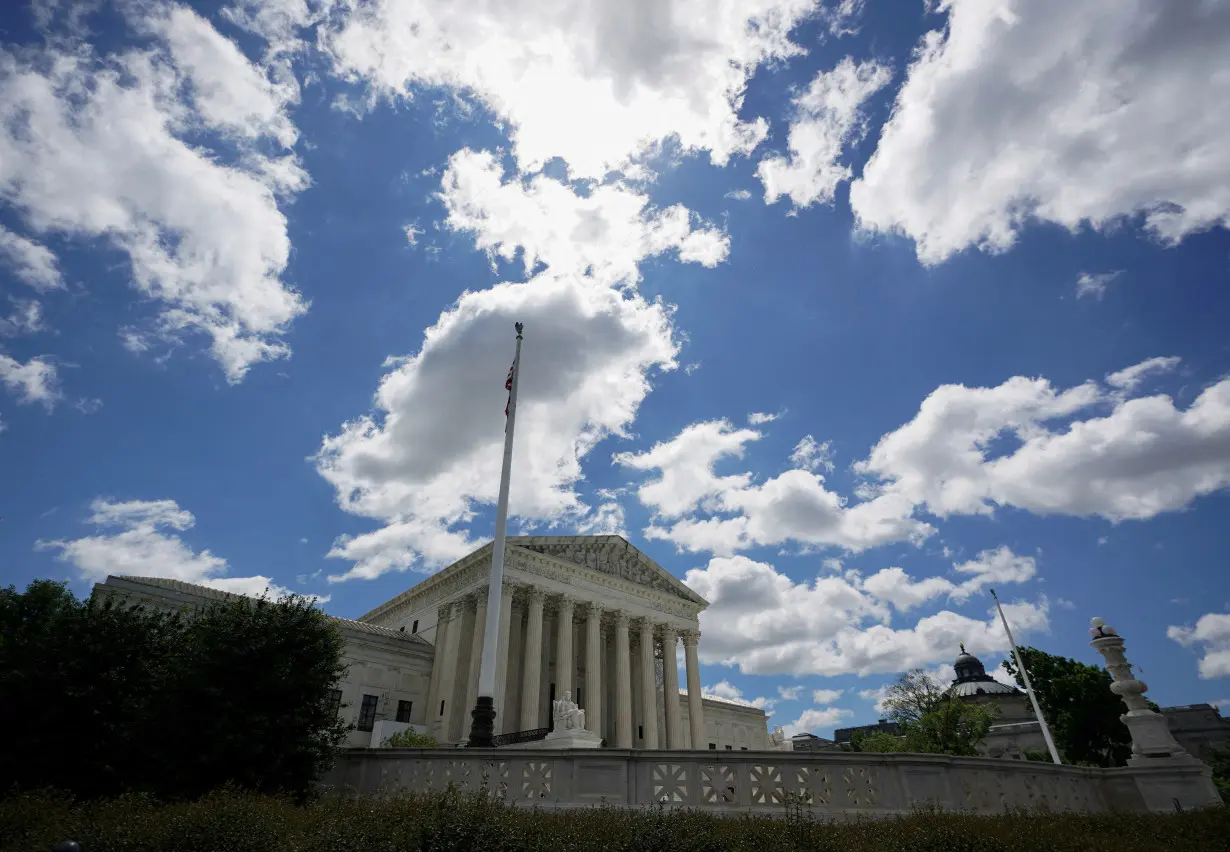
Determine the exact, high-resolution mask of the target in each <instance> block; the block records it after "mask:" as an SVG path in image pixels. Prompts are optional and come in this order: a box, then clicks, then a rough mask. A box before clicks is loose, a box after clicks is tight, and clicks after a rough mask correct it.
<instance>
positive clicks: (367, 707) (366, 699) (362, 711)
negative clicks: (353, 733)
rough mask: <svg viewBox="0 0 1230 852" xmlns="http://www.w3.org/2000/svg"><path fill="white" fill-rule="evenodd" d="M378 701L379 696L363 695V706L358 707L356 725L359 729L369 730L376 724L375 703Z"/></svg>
mask: <svg viewBox="0 0 1230 852" xmlns="http://www.w3.org/2000/svg"><path fill="white" fill-rule="evenodd" d="M378 701H380V697H379V696H376V695H364V696H363V706H362V707H360V708H359V724H358V725H357V726H356V727H357V728H358V729H359V730H360V731H370V730H371V729H372V727H373V726H374V725H375V724H376V703H377V702H378Z"/></svg>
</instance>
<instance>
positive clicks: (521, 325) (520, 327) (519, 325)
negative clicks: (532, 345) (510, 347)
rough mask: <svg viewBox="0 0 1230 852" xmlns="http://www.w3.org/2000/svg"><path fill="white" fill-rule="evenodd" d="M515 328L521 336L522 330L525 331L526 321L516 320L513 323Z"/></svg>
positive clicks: (518, 335)
mask: <svg viewBox="0 0 1230 852" xmlns="http://www.w3.org/2000/svg"><path fill="white" fill-rule="evenodd" d="M513 328H515V329H517V337H520V336H521V332H523V331H524V330H525V323H523V322H516V323H513Z"/></svg>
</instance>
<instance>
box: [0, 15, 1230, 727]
mask: <svg viewBox="0 0 1230 852" xmlns="http://www.w3.org/2000/svg"><path fill="white" fill-rule="evenodd" d="M1128 7H1131V8H1128ZM702 11H703V13H702ZM1228 35H1230V7H1228V5H1227V4H1226V3H1206V4H1203V5H1202V6H1199V8H1198V7H1197V4H1168V3H1164V2H1162V0H1136V2H1134V3H1131V4H1126V5H1125V4H1123V3H1121V2H1112V1H1111V0H1086V2H1083V3H1078V4H1071V3H1061V2H1033V3H1025V2H1024V0H1015V2H1013V0H998V2H994V3H985V2H975V0H952V2H947V3H941V4H937V7H936V8H934V9H927V8H925V5H924V4H923V3H913V4H906V5H901V4H888V3H883V2H875V0H868V2H866V3H863V2H858V0H844V2H840V3H829V4H821V3H817V2H814V0H755V2H736V0H721V2H712V0H672V2H669V3H649V2H646V3H629V4H618V5H614V4H607V3H602V2H581V0H573V2H565V3H556V4H551V3H546V2H543V0H504V2H499V3H472V2H469V0H459V2H455V3H451V4H436V3H424V2H413V0H405V2H394V0H381V2H369V3H362V4H357V3H353V2H349V0H334V1H333V2H321V0H264V2H256V0H238V2H235V3H230V4H214V5H202V6H196V7H189V6H186V5H179V4H151V3H148V2H146V0H116V2H99V3H96V4H93V5H89V4H70V3H65V2H57V0H38V1H37V2H35V3H33V4H26V5H23V6H16V7H14V8H6V10H5V12H4V13H3V17H0V118H2V120H0V483H3V485H4V488H3V504H2V506H0V515H2V516H3V518H4V520H3V522H0V565H2V566H3V568H2V569H0V570H3V577H0V580H2V581H3V582H4V583H5V584H10V583H11V584H15V585H17V586H19V587H20V586H24V585H25V584H26V583H28V582H29V581H30V580H32V579H34V578H38V577H50V578H55V579H65V580H68V581H69V582H70V583H71V585H72V587H73V588H74V590H76V591H77V592H78V593H81V594H85V593H87V592H88V590H89V588H90V586H91V584H92V583H93V582H95V581H97V580H101V579H102V578H104V577H105V576H106V575H107V574H109V573H131V574H146V575H148V574H161V575H165V576H174V577H178V578H181V579H185V580H189V581H192V582H205V583H209V584H212V585H217V586H219V587H222V588H228V589H232V590H239V591H249V592H251V591H259V589H261V588H264V587H265V585H266V584H272V586H273V587H274V588H276V589H290V590H293V591H296V592H302V593H308V594H315V595H320V596H327V598H328V600H327V602H326V603H325V604H324V606H325V608H326V609H327V610H328V611H330V612H332V613H335V614H338V615H343V616H350V617H354V616H357V615H359V614H362V613H363V612H365V611H367V610H368V609H370V608H371V607H373V606H375V605H376V604H378V603H380V602H383V601H384V600H387V599H388V598H390V597H392V596H394V595H395V594H397V593H398V592H399V591H401V590H403V589H404V588H406V587H407V586H409V585H412V584H413V583H415V582H418V581H419V580H420V579H422V577H423V576H425V575H426V573H429V572H431V571H435V570H438V569H439V568H440V567H443V566H444V565H447V564H448V563H449V562H451V561H452V560H453V559H455V558H457V557H458V556H460V555H462V554H464V553H466V552H468V551H469V550H471V549H472V548H474V547H477V546H479V545H480V544H481V543H482V542H483V541H484V540H486V539H487V538H488V537H489V536H490V535H491V529H492V524H493V511H492V509H493V506H492V504H493V503H494V498H495V493H496V487H497V485H498V471H499V462H500V442H501V440H502V423H501V421H502V409H503V404H504V390H503V381H504V376H505V373H506V371H507V366H508V362H509V360H510V358H511V354H512V345H513V334H512V323H513V321H514V320H521V321H523V322H525V323H526V341H525V355H524V371H523V385H522V393H523V397H522V404H521V409H520V412H519V413H520V419H519V420H518V431H517V453H516V456H515V460H514V461H515V463H514V485H513V498H512V511H513V514H514V518H513V520H512V528H513V531H514V532H524V533H528V532H537V533H539V534H575V533H578V532H579V533H587V532H593V533H598V532H619V533H621V534H623V535H625V536H626V537H627V538H628V539H629V540H631V541H632V542H633V543H634V544H635V545H636V546H638V547H640V548H641V549H642V550H644V551H645V552H646V553H647V554H649V555H650V556H651V557H653V558H654V559H656V560H657V561H658V562H659V563H660V564H661V565H663V566H664V567H665V568H667V569H668V570H670V571H671V572H672V573H674V574H676V575H677V576H680V577H682V578H684V579H685V580H686V581H687V582H689V583H690V584H691V585H692V586H693V588H695V589H696V590H697V591H699V592H701V593H702V594H704V595H705V596H706V597H707V598H708V599H709V600H710V601H711V602H712V606H711V608H710V610H709V611H708V612H707V613H706V614H705V615H704V616H702V630H703V638H702V641H701V656H702V664H703V665H702V668H703V678H702V679H703V682H704V684H705V685H706V687H707V689H709V690H710V691H713V692H714V693H716V694H719V695H723V696H725V697H729V698H741V699H743V700H747V701H755V702H757V703H758V704H760V705H761V706H764V707H766V709H769V710H771V711H772V713H773V716H772V718H771V724H773V725H779V724H780V725H783V726H786V727H787V728H788V729H789V730H791V731H794V730H814V731H816V732H818V733H821V734H827V733H829V732H831V730H832V729H833V727H834V726H840V725H846V724H858V723H864V722H870V721H874V719H875V718H876V716H877V713H876V709H875V700H876V691H877V690H878V689H879V688H881V687H882V686H883V685H884V684H885V683H888V682H890V681H891V680H892V679H893V677H894V676H895V674H896V673H898V672H900V671H902V670H904V669H906V668H910V667H923V668H927V669H928V670H932V671H934V672H935V673H937V674H938V675H940V676H942V677H951V674H950V673H949V672H948V671H947V670H946V669H945V668H944V667H945V666H946V665H947V664H948V663H950V662H951V660H952V658H953V657H954V656H955V655H956V652H957V643H958V642H962V641H964V642H965V643H966V644H967V646H969V647H970V649H971V650H972V651H974V652H975V653H978V654H980V655H981V656H982V657H983V658H984V660H985V661H986V662H987V663H988V665H992V664H996V663H998V661H999V660H1001V659H1002V658H1003V654H1004V651H1005V648H1006V640H1005V638H1004V636H1003V635H1002V631H1001V630H1000V628H999V626H998V622H997V621H995V620H994V618H993V615H994V612H993V609H992V601H991V598H990V596H989V593H988V590H989V589H990V588H996V590H997V591H998V592H999V594H1000V597H1001V599H1002V600H1003V601H1004V602H1005V603H1006V604H1007V605H1008V606H1007V609H1008V611H1009V614H1010V617H1011V618H1012V620H1013V622H1014V626H1015V629H1017V631H1018V632H1019V634H1020V638H1021V640H1022V641H1023V642H1027V643H1029V644H1034V645H1037V646H1039V647H1042V648H1045V649H1047V650H1049V651H1053V652H1055V653H1060V654H1065V655H1069V656H1074V657H1077V658H1079V659H1082V660H1086V661H1089V662H1097V656H1096V654H1095V653H1094V652H1093V651H1092V650H1091V649H1090V648H1089V647H1088V645H1087V636H1086V628H1087V625H1088V619H1089V618H1090V617H1091V616H1093V615H1100V616H1102V617H1104V618H1106V619H1107V620H1108V621H1109V622H1110V623H1112V624H1114V625H1116V626H1117V627H1118V628H1119V629H1120V631H1121V632H1122V633H1123V634H1124V635H1125V636H1126V637H1127V638H1128V642H1129V656H1130V658H1131V659H1133V660H1134V661H1135V662H1136V663H1137V664H1138V665H1139V666H1140V667H1141V668H1142V669H1143V671H1144V677H1145V679H1146V680H1147V681H1148V682H1149V684H1150V687H1151V693H1150V694H1151V696H1152V697H1153V698H1155V700H1157V701H1159V702H1160V703H1162V704H1185V703H1196V702H1204V701H1210V702H1220V703H1221V704H1222V706H1223V707H1225V706H1227V702H1230V685H1228V684H1227V682H1226V678H1227V677H1228V676H1230V580H1228V579H1227V573H1226V571H1225V564H1226V558H1227V544H1226V536H1225V533H1224V526H1225V520H1226V518H1227V517H1230V496H1228V494H1227V490H1226V489H1227V486H1228V485H1230V378H1227V374H1228V372H1230V336H1228V335H1227V334H1226V332H1225V329H1226V328H1227V326H1228V322H1230V290H1228V288H1227V277H1228V273H1230V236H1228V235H1227V231H1226V226H1227V223H1228V221H1230V218H1228V217H1230V178H1228V177H1227V176H1228V175H1230V149H1227V148H1226V146H1225V145H1224V144H1223V140H1224V139H1225V138H1226V134H1227V131H1230V119H1228V118H1227V117H1226V116H1225V115H1223V114H1221V113H1222V111H1219V110H1217V109H1214V108H1213V107H1212V105H1214V104H1217V103H1224V102H1225V100H1226V98H1227V96H1230V91H1227V85H1228V84H1227V82H1226V80H1227V79H1228V78H1227V64H1226V60H1225V58H1224V57H1223V56H1222V55H1221V54H1220V52H1219V49H1218V48H1219V45H1223V44H1224V43H1225V39H1226V37H1227V36H1228ZM1202 105H1204V106H1202Z"/></svg>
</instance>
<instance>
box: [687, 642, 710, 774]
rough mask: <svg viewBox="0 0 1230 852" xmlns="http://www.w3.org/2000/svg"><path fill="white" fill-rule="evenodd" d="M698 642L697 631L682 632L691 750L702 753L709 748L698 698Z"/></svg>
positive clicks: (703, 711) (702, 709) (703, 715)
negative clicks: (686, 675) (686, 674)
mask: <svg viewBox="0 0 1230 852" xmlns="http://www.w3.org/2000/svg"><path fill="white" fill-rule="evenodd" d="M699 641H700V631H699V630H687V631H684V634H683V657H684V665H686V666H687V670H688V722H689V727H690V728H691V734H692V748H694V749H696V750H697V751H702V750H705V749H708V748H709V741H708V739H707V738H706V736H705V709H704V704H702V703H701V698H700V660H699V659H698V658H697V656H696V645H697V643H698V642H699Z"/></svg>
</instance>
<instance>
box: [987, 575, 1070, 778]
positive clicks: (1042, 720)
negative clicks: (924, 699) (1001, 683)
mask: <svg viewBox="0 0 1230 852" xmlns="http://www.w3.org/2000/svg"><path fill="white" fill-rule="evenodd" d="M991 597H993V598H995V609H996V610H998V611H999V620H1000V621H1002V622H1003V623H1004V632H1005V633H1007V634H1008V644H1009V645H1011V646H1012V658H1013V659H1014V660H1016V669H1017V671H1019V672H1020V673H1021V680H1023V681H1025V693H1026V694H1027V695H1028V696H1029V701H1030V703H1031V704H1033V706H1034V715H1035V716H1037V717H1038V724H1039V725H1040V726H1041V727H1042V739H1044V740H1046V750H1047V751H1049V752H1050V753H1051V760H1053V761H1054V762H1055V763H1059V764H1062V763H1063V761H1062V760H1060V759H1059V752H1058V751H1057V750H1056V749H1055V741H1054V740H1053V739H1051V729H1050V727H1049V726H1048V725H1047V724H1046V717H1045V716H1043V715H1042V708H1041V707H1039V706H1038V696H1036V695H1034V688H1033V686H1031V685H1030V683H1029V671H1028V670H1027V669H1026V668H1025V664H1024V663H1023V662H1021V655H1020V653H1019V652H1018V651H1017V649H1016V640H1015V639H1013V638H1012V628H1011V627H1009V626H1008V618H1007V616H1005V615H1004V608H1003V607H1002V606H1000V605H999V596H998V595H996V594H995V590H994V589H991Z"/></svg>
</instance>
